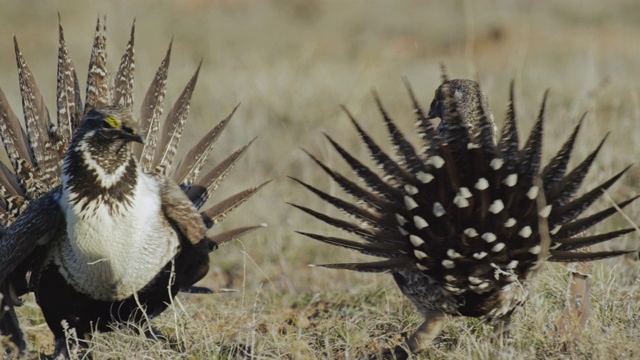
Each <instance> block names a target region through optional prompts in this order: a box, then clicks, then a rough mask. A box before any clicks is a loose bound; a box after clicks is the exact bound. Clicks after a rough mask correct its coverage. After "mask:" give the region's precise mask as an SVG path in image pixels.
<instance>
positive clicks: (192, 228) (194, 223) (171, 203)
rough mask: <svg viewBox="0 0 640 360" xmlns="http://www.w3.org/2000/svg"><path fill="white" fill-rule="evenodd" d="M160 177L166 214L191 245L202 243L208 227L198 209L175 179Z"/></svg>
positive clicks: (161, 193) (163, 208)
mask: <svg viewBox="0 0 640 360" xmlns="http://www.w3.org/2000/svg"><path fill="white" fill-rule="evenodd" d="M158 178H159V183H160V200H161V202H162V212H163V214H164V216H165V217H166V218H167V219H168V220H169V222H171V224H172V225H173V226H175V227H176V228H177V230H178V231H180V233H181V235H182V236H184V238H185V239H186V240H187V241H188V242H189V243H190V244H191V245H196V244H198V243H200V241H201V240H202V239H204V238H205V237H206V231H207V228H206V227H205V225H204V221H203V220H202V216H201V215H200V213H198V209H196V207H195V206H194V205H193V203H192V202H191V200H189V197H187V195H186V194H185V193H184V192H183V191H182V189H180V186H178V184H176V183H175V182H174V181H173V180H171V179H169V178H167V177H160V176H158Z"/></svg>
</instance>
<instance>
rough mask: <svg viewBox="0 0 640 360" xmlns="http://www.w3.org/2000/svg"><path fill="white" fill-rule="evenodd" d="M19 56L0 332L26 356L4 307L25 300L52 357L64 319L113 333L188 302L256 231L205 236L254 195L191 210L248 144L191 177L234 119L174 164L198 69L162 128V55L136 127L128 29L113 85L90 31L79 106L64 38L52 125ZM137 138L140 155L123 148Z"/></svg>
mask: <svg viewBox="0 0 640 360" xmlns="http://www.w3.org/2000/svg"><path fill="white" fill-rule="evenodd" d="M15 50H16V59H17V62H18V75H19V81H20V90H21V94H22V99H23V110H24V116H25V124H26V125H27V126H26V128H24V129H23V128H22V126H21V125H20V122H19V120H18V117H17V116H16V115H15V114H14V113H13V111H12V110H11V107H10V106H9V104H8V102H7V101H6V98H5V96H4V94H3V93H2V92H1V91H0V136H1V137H2V140H3V143H4V146H5V149H6V150H7V153H8V157H9V164H4V163H0V168H1V169H2V171H1V172H0V195H1V196H0V221H1V222H2V226H3V228H2V230H3V231H2V232H3V236H2V239H1V240H0V290H1V291H2V295H3V297H2V298H1V299H0V300H1V301H2V311H0V333H1V334H4V335H8V336H9V337H10V340H12V341H13V342H14V343H15V344H16V345H17V346H18V348H19V349H21V350H24V348H25V343H24V340H23V336H22V332H21V330H20V328H19V324H18V322H17V318H16V316H15V312H14V309H13V307H14V306H16V305H20V300H19V297H20V296H22V295H24V294H26V293H28V292H30V291H33V292H35V294H36V300H37V301H38V303H39V305H40V306H41V308H42V310H43V313H44V316H45V319H46V320H47V323H48V325H49V327H50V328H51V330H52V331H53V332H54V335H55V337H56V353H58V352H59V351H60V350H64V348H66V346H65V344H64V331H63V328H62V325H61V321H62V320H65V321H66V322H67V323H68V324H69V325H70V327H72V328H76V332H77V334H78V336H80V337H82V336H84V335H87V334H89V333H90V332H91V331H92V330H93V329H94V328H97V329H99V330H102V331H108V330H111V327H110V326H109V325H110V324H111V323H114V322H115V323H117V322H124V321H140V320H141V319H142V315H141V314H142V312H140V311H138V303H141V304H144V306H145V307H146V311H147V315H149V316H153V315H156V314H159V313H160V312H162V311H163V310H164V309H165V308H166V307H167V304H168V303H169V302H170V297H172V296H175V295H176V293H177V292H179V291H190V290H191V287H192V285H193V284H194V283H195V282H196V281H198V280H199V279H200V278H202V276H204V275H205V274H206V271H207V269H208V261H209V260H208V253H209V252H210V251H212V250H214V249H216V248H217V247H218V246H219V245H220V244H222V243H224V242H226V241H229V240H230V239H232V238H234V237H237V236H240V235H242V234H244V233H246V232H249V231H251V230H254V229H256V228H259V227H260V226H246V227H241V228H238V229H234V230H230V231H227V232H224V233H219V234H214V233H212V232H209V230H211V228H212V226H213V225H214V224H215V223H217V222H218V221H220V220H221V219H222V218H224V217H225V216H226V215H227V214H228V213H229V212H231V211H232V210H233V209H235V208H236V207H237V206H239V205H240V204H242V203H243V202H245V201H246V200H247V199H249V198H250V197H251V196H252V195H253V194H254V193H255V192H256V191H258V190H259V189H260V188H261V187H262V185H261V186H258V187H252V188H250V189H248V190H246V191H243V192H241V193H238V194H234V195H232V196H230V197H228V198H227V199H225V200H222V201H221V202H219V203H218V204H215V205H213V206H211V207H209V208H205V209H202V210H200V208H201V207H202V206H203V205H204V204H205V203H206V201H207V200H208V199H209V197H210V196H211V195H212V193H213V192H214V191H215V190H216V188H217V187H218V186H219V185H220V182H221V181H222V179H223V178H224V177H225V176H226V175H227V174H228V172H229V170H230V169H231V168H232V167H233V165H234V164H235V163H236V162H237V161H238V159H239V158H240V157H241V156H242V154H244V151H245V150H246V148H247V147H248V146H249V145H247V146H245V147H243V148H242V149H241V150H240V151H236V152H235V153H233V154H231V155H230V156H228V157H227V158H226V159H224V160H223V161H222V162H221V163H220V164H218V165H217V166H215V167H214V168H213V169H212V170H211V171H209V172H207V173H206V174H200V171H201V169H202V167H203V165H204V163H205V162H206V160H207V156H208V155H209V153H210V152H211V149H212V145H213V143H214V142H215V140H216V139H217V138H218V136H219V135H220V133H221V132H222V130H223V129H224V127H225V126H226V124H227V123H228V122H229V120H230V118H231V116H232V115H233V112H232V114H231V115H229V116H228V117H227V118H225V119H224V120H223V121H222V122H220V123H219V124H218V125H217V126H214V127H212V129H211V130H210V131H209V132H208V133H207V134H206V135H205V136H204V137H203V139H202V140H201V141H199V142H198V143H196V144H195V146H192V148H191V149H190V151H189V155H188V158H186V159H181V160H180V161H179V162H177V161H174V160H175V154H176V149H177V146H178V144H179V141H180V138H181V135H182V130H183V128H184V126H185V125H186V120H187V114H188V110H189V106H190V100H191V95H192V93H193V91H194V88H195V84H196V81H197V77H198V73H199V70H200V67H198V70H197V71H196V72H195V74H194V76H193V77H192V78H191V80H190V81H189V83H188V85H187V86H186V88H185V89H184V91H183V92H182V94H181V95H180V97H179V99H178V100H177V101H176V103H175V105H174V106H173V107H172V109H171V111H169V113H168V115H167V117H166V119H165V120H164V121H161V115H162V112H163V107H164V95H165V88H166V84H167V75H168V66H169V55H170V51H168V52H167V56H166V57H165V58H164V60H163V61H162V63H161V65H160V68H159V69H158V71H157V72H156V75H155V78H154V80H153V82H152V84H151V86H150V87H149V90H148V91H147V94H146V96H145V99H144V101H143V103H142V110H141V115H140V123H139V124H138V123H136V120H135V119H134V117H133V116H132V114H131V109H132V108H133V85H134V70H135V62H134V27H132V30H131V37H130V39H129V42H128V44H127V48H126V50H125V53H124V55H123V56H122V58H121V62H120V66H119V67H118V71H117V73H116V75H115V78H114V79H113V81H112V80H111V79H110V74H109V71H108V68H107V62H106V61H107V54H106V28H105V26H104V24H103V25H102V26H101V24H100V20H98V23H97V25H96V33H95V37H94V43H93V47H92V52H91V58H90V62H89V72H88V79H87V85H86V100H85V104H84V106H83V104H82V100H81V94H80V85H79V82H78V79H77V76H76V72H75V68H74V65H73V62H72V61H71V58H70V57H69V51H68V50H67V48H66V45H65V41H64V35H63V29H62V26H60V27H59V47H58V50H59V53H58V77H57V80H58V81H57V92H56V94H57V104H56V105H57V111H56V118H55V119H54V120H52V119H51V118H50V117H49V116H48V114H49V111H48V110H47V108H46V106H45V104H44V101H43V98H42V95H41V94H40V91H39V89H38V87H37V85H36V83H35V79H34V78H33V76H32V75H31V73H30V71H29V68H28V66H27V64H26V61H25V59H24V57H23V56H22V53H21V52H20V50H19V49H18V42H17V40H16V41H15ZM234 112H235V109H234ZM143 133H146V135H147V138H146V142H144V147H143V146H142V144H139V146H133V147H132V146H131V143H130V142H131V141H140V142H142V141H141V140H142V137H141V134H143ZM143 149H144V150H143ZM141 154H142V159H141V161H140V162H138V157H139V156H140V155H141ZM207 232H209V235H210V236H207V235H206V234H207ZM28 274H30V275H29V276H28ZM169 284H172V285H170V286H169ZM167 288H169V289H170V291H167ZM200 291H203V289H200ZM4 310H6V311H4Z"/></svg>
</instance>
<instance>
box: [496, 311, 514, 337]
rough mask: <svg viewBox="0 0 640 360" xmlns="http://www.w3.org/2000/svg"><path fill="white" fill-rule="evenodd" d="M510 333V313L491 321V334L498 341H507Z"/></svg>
mask: <svg viewBox="0 0 640 360" xmlns="http://www.w3.org/2000/svg"><path fill="white" fill-rule="evenodd" d="M510 331H511V312H509V313H508V314H507V315H504V316H502V317H500V318H497V319H494V320H493V334H494V335H495V336H496V338H497V339H498V340H501V339H508V338H509V333H510Z"/></svg>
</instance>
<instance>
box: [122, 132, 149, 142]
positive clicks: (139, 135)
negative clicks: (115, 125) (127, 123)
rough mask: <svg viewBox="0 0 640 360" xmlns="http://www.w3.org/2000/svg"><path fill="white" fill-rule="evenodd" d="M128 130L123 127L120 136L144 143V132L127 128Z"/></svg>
mask: <svg viewBox="0 0 640 360" xmlns="http://www.w3.org/2000/svg"><path fill="white" fill-rule="evenodd" d="M127 130H129V131H126V130H124V129H123V131H121V132H120V138H121V139H124V140H127V141H135V142H137V143H140V144H144V134H143V133H142V132H140V131H138V130H137V129H127Z"/></svg>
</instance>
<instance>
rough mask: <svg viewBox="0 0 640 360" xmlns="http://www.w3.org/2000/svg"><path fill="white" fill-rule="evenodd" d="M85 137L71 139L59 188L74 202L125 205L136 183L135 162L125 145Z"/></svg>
mask: <svg viewBox="0 0 640 360" xmlns="http://www.w3.org/2000/svg"><path fill="white" fill-rule="evenodd" d="M91 135H92V134H87V135H85V136H83V137H77V138H74V140H73V141H72V142H71V144H70V145H69V149H68V150H67V153H66V154H65V158H64V164H63V168H62V171H63V173H62V183H63V187H64V189H65V190H66V191H68V192H69V193H73V194H75V196H74V198H76V199H78V201H80V200H85V201H87V202H88V201H92V200H94V199H97V198H100V199H103V200H105V201H113V202H119V203H121V202H122V201H125V202H126V201H127V199H130V198H131V197H132V195H133V191H134V189H135V186H136V184H137V181H138V167H139V166H138V162H137V161H136V159H135V157H134V156H133V154H132V152H131V146H130V144H129V143H127V142H125V141H114V140H113V139H111V140H109V141H106V140H103V139H100V138H98V137H97V136H91Z"/></svg>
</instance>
